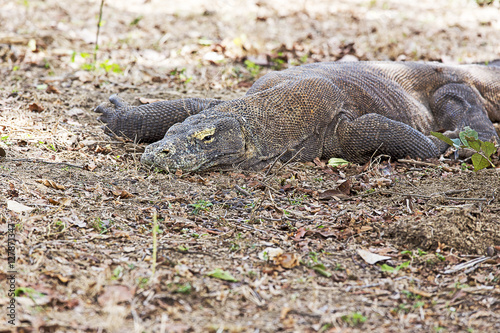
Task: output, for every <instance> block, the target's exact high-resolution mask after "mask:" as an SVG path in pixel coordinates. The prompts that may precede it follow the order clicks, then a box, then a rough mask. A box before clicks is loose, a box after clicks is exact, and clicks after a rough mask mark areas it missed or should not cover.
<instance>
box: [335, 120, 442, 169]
mask: <svg viewBox="0 0 500 333" xmlns="http://www.w3.org/2000/svg"><path fill="white" fill-rule="evenodd" d="M334 135H336V141H337V143H338V145H339V148H340V151H341V155H343V156H344V158H346V159H347V160H349V161H352V162H356V163H366V162H368V161H369V160H370V158H372V157H373V156H374V155H380V154H385V155H390V156H391V157H394V158H404V157H407V156H410V157H412V158H429V157H436V156H438V155H439V154H440V153H441V152H442V151H444V150H445V149H446V146H447V145H446V144H445V143H444V142H443V144H444V145H442V144H440V143H439V140H438V139H436V140H433V139H431V138H429V137H427V136H425V135H424V134H423V133H421V132H419V131H417V130H416V129H414V128H413V127H411V126H408V125H406V124H404V123H402V122H400V121H395V120H391V119H389V118H387V117H384V116H382V115H379V114H375V113H369V114H366V115H363V116H361V117H359V118H356V119H354V120H349V119H348V118H347V117H345V116H344V117H341V118H340V119H339V121H338V124H337V129H336V131H335V134H334Z"/></svg>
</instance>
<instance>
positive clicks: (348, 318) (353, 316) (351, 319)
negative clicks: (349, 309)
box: [341, 312, 366, 326]
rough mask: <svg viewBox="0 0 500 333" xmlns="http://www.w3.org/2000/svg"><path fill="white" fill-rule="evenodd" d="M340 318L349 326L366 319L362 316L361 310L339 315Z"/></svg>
mask: <svg viewBox="0 0 500 333" xmlns="http://www.w3.org/2000/svg"><path fill="white" fill-rule="evenodd" d="M341 319H342V320H343V321H344V322H346V323H347V324H348V325H349V326H358V325H361V324H363V323H364V322H365V321H366V317H365V316H363V314H362V313H361V312H353V313H350V314H348V315H344V316H342V317H341Z"/></svg>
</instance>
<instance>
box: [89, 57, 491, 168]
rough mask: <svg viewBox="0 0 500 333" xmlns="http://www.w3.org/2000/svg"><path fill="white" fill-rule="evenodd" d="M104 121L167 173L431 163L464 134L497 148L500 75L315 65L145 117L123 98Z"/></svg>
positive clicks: (167, 104)
mask: <svg viewBox="0 0 500 333" xmlns="http://www.w3.org/2000/svg"><path fill="white" fill-rule="evenodd" d="M110 101H111V104H110V103H103V104H101V105H100V106H99V107H98V108H97V109H96V111H97V112H100V113H102V114H103V115H102V116H101V117H100V119H101V120H102V121H103V122H104V123H106V127H105V130H106V131H107V132H108V133H114V134H116V135H123V136H126V137H129V138H131V139H135V140H139V141H143V142H154V143H153V144H151V145H149V146H148V147H147V148H146V151H145V153H144V154H143V156H142V159H141V161H142V162H143V163H145V164H149V165H153V166H156V167H159V168H162V169H166V170H175V169H182V170H186V171H199V170H205V169H210V168H228V167H233V166H234V167H241V168H243V169H260V168H262V167H264V166H266V165H268V164H269V163H271V162H273V161H274V160H275V159H276V158H277V157H279V156H281V159H282V160H289V159H290V158H292V157H294V160H295V161H310V160H313V159H314V158H315V157H321V158H330V157H343V158H345V159H347V160H349V161H352V162H358V163H362V162H366V161H367V160H369V159H370V158H371V157H372V156H373V155H374V154H375V153H377V154H386V155H390V156H393V157H395V158H401V157H406V156H410V157H414V158H428V157H435V156H438V155H439V154H441V153H443V152H444V151H445V150H446V148H447V147H448V146H447V145H446V144H445V143H443V142H441V141H439V140H437V139H435V138H434V137H432V136H430V135H429V134H430V132H431V131H442V132H444V134H445V135H447V136H450V137H457V136H458V133H459V132H460V131H461V130H462V129H463V127H464V126H470V127H471V128H473V129H474V130H476V131H477V132H478V133H479V138H480V139H482V140H497V141H499V138H498V135H497V133H496V131H495V128H494V126H493V124H492V121H500V67H494V66H482V65H459V66H445V65H441V64H434V63H411V62H352V63H315V64H309V65H304V66H299V67H292V68H290V69H287V70H284V71H279V72H271V73H269V74H267V75H265V76H263V77H262V78H260V79H259V80H257V81H256V82H255V83H254V85H253V86H252V87H251V88H250V89H249V91H248V92H247V94H246V95H245V96H243V97H241V98H237V99H233V100H229V101H220V100H215V99H197V98H191V99H190V98H188V99H182V100H173V101H161V102H156V103H152V104H148V105H142V106H137V107H132V106H129V105H128V104H127V103H125V102H123V101H122V100H121V99H119V98H118V97H116V96H113V97H111V98H110Z"/></svg>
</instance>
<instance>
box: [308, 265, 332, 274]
mask: <svg viewBox="0 0 500 333" xmlns="http://www.w3.org/2000/svg"><path fill="white" fill-rule="evenodd" d="M311 268H312V269H313V270H314V271H315V272H316V273H318V274H320V275H323V276H325V277H330V276H332V273H330V272H329V271H327V270H326V267H325V265H323V264H316V265H314V266H313V267H311Z"/></svg>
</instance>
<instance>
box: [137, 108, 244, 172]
mask: <svg viewBox="0 0 500 333" xmlns="http://www.w3.org/2000/svg"><path fill="white" fill-rule="evenodd" d="M245 147H246V145H245V137H244V134H243V130H242V128H241V125H240V122H239V121H238V120H237V119H236V118H235V117H234V116H228V115H221V114H217V115H213V114H210V115H207V114H204V113H201V114H197V115H194V116H191V117H188V118H186V120H184V122H182V123H178V124H175V125H174V126H172V127H171V128H170V129H169V130H168V131H167V133H166V134H165V137H164V138H163V139H162V140H160V141H158V142H155V143H153V144H151V145H149V146H147V147H146V150H145V152H144V154H143V155H142V157H141V162H142V163H144V164H146V165H150V166H152V167H157V168H160V169H162V170H166V171H175V170H177V169H181V170H183V171H201V170H206V169H209V168H221V169H223V168H228V167H231V166H232V165H234V164H237V163H239V162H241V161H242V159H243V158H244V155H245Z"/></svg>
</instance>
